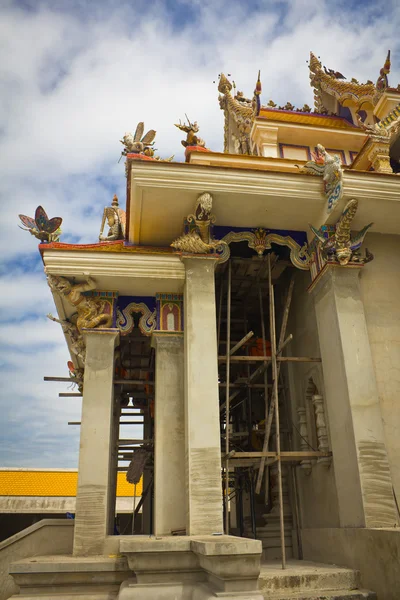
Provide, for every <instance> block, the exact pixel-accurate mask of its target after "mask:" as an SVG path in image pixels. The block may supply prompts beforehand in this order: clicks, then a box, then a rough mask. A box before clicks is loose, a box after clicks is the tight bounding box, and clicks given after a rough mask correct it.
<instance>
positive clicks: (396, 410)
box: [360, 233, 400, 503]
mask: <svg viewBox="0 0 400 600" xmlns="http://www.w3.org/2000/svg"><path fill="white" fill-rule="evenodd" d="M365 245H366V246H367V247H368V249H369V250H370V251H371V252H372V254H373V255H374V260H373V261H372V262H370V263H368V264H367V265H365V267H364V269H363V270H362V272H361V276H360V281H361V294H362V298H363V302H364V310H365V317H366V321H367V328H368V336H369V340H370V345H371V352H372V360H373V362H374V367H375V375H376V380H377V385H378V393H379V400H380V405H381V413H382V419H383V426H384V433H385V440H386V446H387V452H388V456H389V464H390V469H391V474H392V480H393V486H394V489H395V493H396V497H397V501H398V502H399V503H400V236H398V235H383V234H379V233H375V234H374V233H369V234H368V236H367V238H366V243H365Z"/></svg>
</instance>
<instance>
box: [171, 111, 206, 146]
mask: <svg viewBox="0 0 400 600" xmlns="http://www.w3.org/2000/svg"><path fill="white" fill-rule="evenodd" d="M186 119H187V122H188V124H187V125H185V123H181V121H180V120H179V124H175V127H177V128H178V129H180V130H181V131H183V132H185V133H186V140H182V141H181V144H182V146H183V147H184V148H186V147H187V146H201V147H202V148H205V146H206V143H205V141H204V140H202V139H201V138H200V137H198V136H197V135H196V134H197V133H198V132H199V126H198V123H197V121H194V123H191V122H190V121H189V119H188V118H187V117H186Z"/></svg>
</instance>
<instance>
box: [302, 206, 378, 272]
mask: <svg viewBox="0 0 400 600" xmlns="http://www.w3.org/2000/svg"><path fill="white" fill-rule="evenodd" d="M357 208H358V200H355V199H353V200H350V201H349V202H348V203H347V204H346V206H345V208H344V210H343V212H342V214H341V216H340V219H339V220H338V222H337V223H336V226H335V232H334V234H333V235H331V236H330V237H325V236H324V234H323V232H322V231H321V230H318V229H315V227H313V226H312V225H310V228H311V231H312V232H313V233H314V235H315V237H316V238H317V240H318V242H319V245H320V248H321V252H322V254H323V256H324V257H325V258H326V260H327V261H328V262H338V263H339V264H340V265H342V266H345V265H347V264H348V263H349V262H352V263H354V262H356V263H367V262H369V261H371V260H372V259H373V255H372V254H371V253H370V252H368V249H367V248H366V250H365V257H361V256H360V253H359V250H360V248H361V245H362V243H363V241H364V238H365V236H366V234H367V231H368V229H369V228H370V227H371V226H372V225H373V223H369V225H366V226H365V227H364V228H363V229H362V230H361V231H360V232H359V233H357V234H355V235H354V236H353V237H351V223H352V221H353V219H354V216H355V214H356V212H357Z"/></svg>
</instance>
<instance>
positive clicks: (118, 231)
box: [99, 194, 126, 242]
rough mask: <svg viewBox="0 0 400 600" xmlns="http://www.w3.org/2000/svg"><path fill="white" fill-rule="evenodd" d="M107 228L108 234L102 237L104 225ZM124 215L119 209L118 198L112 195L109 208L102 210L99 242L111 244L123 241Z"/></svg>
mask: <svg viewBox="0 0 400 600" xmlns="http://www.w3.org/2000/svg"><path fill="white" fill-rule="evenodd" d="M106 219H107V223H108V226H109V228H110V229H109V230H108V234H107V235H106V236H105V235H103V232H104V226H105V223H106ZM125 225H126V213H125V211H124V210H123V209H122V208H119V204H118V196H117V195H116V194H114V197H113V199H112V203H111V206H106V207H105V208H104V210H103V219H102V221H101V227H100V234H99V242H112V241H115V240H123V239H125Z"/></svg>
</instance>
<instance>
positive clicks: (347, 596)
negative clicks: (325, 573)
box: [264, 590, 377, 600]
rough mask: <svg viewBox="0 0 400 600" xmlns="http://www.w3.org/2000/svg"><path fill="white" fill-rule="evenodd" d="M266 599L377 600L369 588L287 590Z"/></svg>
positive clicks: (269, 595)
mask: <svg viewBox="0 0 400 600" xmlns="http://www.w3.org/2000/svg"><path fill="white" fill-rule="evenodd" d="M264 598H265V600H377V596H376V594H375V593H374V592H369V591H368V590H334V591H329V590H328V591H326V590H325V591H324V590H314V591H311V592H294V593H291V592H289V593H288V592H285V594H284V595H283V596H282V595H281V594H272V595H271V594H268V596H265V595H264Z"/></svg>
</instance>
